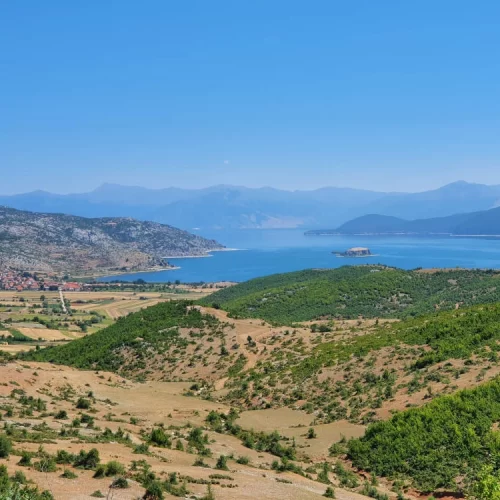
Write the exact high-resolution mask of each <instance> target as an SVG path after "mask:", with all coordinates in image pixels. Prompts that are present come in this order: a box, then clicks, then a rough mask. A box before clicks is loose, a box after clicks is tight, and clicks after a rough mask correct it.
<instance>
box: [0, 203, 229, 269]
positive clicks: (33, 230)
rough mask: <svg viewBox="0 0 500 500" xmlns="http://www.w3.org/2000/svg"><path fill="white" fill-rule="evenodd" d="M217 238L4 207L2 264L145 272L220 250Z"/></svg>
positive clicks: (0, 214) (151, 224)
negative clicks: (177, 258) (168, 261)
mask: <svg viewBox="0 0 500 500" xmlns="http://www.w3.org/2000/svg"><path fill="white" fill-rule="evenodd" d="M220 248H222V245H220V244H219V243H217V242H216V241H213V240H207V239H205V238H202V237H200V236H196V235H193V234H190V233H188V232H186V231H182V230H180V229H177V228H175V227H172V226H167V225H164V224H158V223H157V222H142V221H137V220H135V219H130V218H120V217H115V218H112V217H107V218H101V219H87V218H85V217H76V216H72V215H63V214H45V213H37V212H25V211H21V210H14V209H12V208H6V207H0V265H1V266H3V267H15V268H20V269H23V270H27V271H61V272H64V273H67V272H82V271H83V272H87V271H93V270H96V269H102V270H114V269H122V268H126V269H131V270H141V269H146V268H148V267H151V266H155V265H162V264H163V263H164V262H163V259H164V258H166V257H173V256H179V255H203V254H204V253H205V252H206V251H208V250H214V249H220Z"/></svg>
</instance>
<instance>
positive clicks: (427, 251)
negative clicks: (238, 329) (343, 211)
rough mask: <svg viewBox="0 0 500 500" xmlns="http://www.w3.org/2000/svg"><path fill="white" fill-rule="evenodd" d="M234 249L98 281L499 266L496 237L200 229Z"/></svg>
mask: <svg viewBox="0 0 500 500" xmlns="http://www.w3.org/2000/svg"><path fill="white" fill-rule="evenodd" d="M198 234H200V235H202V236H205V237H208V238H214V239H216V240H217V241H219V242H220V243H222V244H223V245H226V246H227V247H228V248H236V249H238V250H237V251H228V252H213V253H212V254H211V256H209V257H202V258H179V259H169V262H170V263H172V264H175V265H176V266H179V267H180V269H177V270H173V271H159V272H146V273H133V274H124V275H120V276H119V277H117V276H110V277H105V278H100V279H99V281H110V280H116V279H120V280H124V281H133V280H136V279H139V278H141V279H143V280H145V281H148V282H165V281H175V280H180V281H181V282H183V283H190V282H191V283H192V282H200V281H205V282H210V281H246V280H248V279H251V278H255V277H258V276H265V275H268V274H274V273H283V272H288V271H297V270H300V269H307V268H333V267H340V266H344V265H358V264H379V263H380V264H386V265H389V266H394V267H400V268H403V269H414V268H416V267H423V268H434V267H465V268H476V267H477V268H500V239H493V238H491V239H485V238H484V239H483V238H451V237H412V236H386V237H382V236H305V235H304V230H302V229H270V230H258V229H249V230H233V231H203V232H199V233H198ZM356 246H362V247H368V248H370V250H371V251H372V253H373V254H375V256H373V257H368V258H339V257H336V256H335V255H333V254H332V251H334V250H335V251H344V250H346V249H348V248H351V247H356Z"/></svg>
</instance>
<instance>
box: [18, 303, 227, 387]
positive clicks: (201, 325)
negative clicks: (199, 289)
mask: <svg viewBox="0 0 500 500" xmlns="http://www.w3.org/2000/svg"><path fill="white" fill-rule="evenodd" d="M225 326H226V324H224V323H221V322H220V321H218V320H217V319H216V318H214V317H213V316H210V315H205V314H202V313H200V312H199V311H198V310H197V309H196V308H193V307H191V303H190V302H188V301H172V302H164V303H161V304H157V305H155V306H152V307H148V308H146V309H143V310H141V311H138V312H136V313H132V314H129V315H128V316H126V317H123V318H120V319H118V320H117V322H116V323H115V324H113V325H111V326H109V327H107V328H104V329H103V330H100V331H99V332H97V333H94V334H92V335H88V336H87V337H84V338H82V339H78V340H74V341H73V342H71V343H69V344H66V345H63V346H57V347H48V348H46V349H42V350H40V351H32V352H30V353H26V354H25V358H26V359H32V360H36V361H48V362H51V363H57V364H63V365H68V366H74V367H76V368H82V369H94V370H108V371H116V372H119V373H121V374H123V375H129V376H143V377H149V378H162V377H165V378H167V379H168V380H170V379H172V378H174V372H175V370H176V369H178V368H179V365H181V364H182V363H183V362H184V361H186V364H187V363H188V362H191V364H192V367H195V366H196V365H197V364H201V363H202V362H213V364H214V365H215V364H216V361H217V360H218V357H219V356H218V351H216V354H217V356H215V357H214V359H212V358H210V357H207V358H206V359H204V357H203V355H202V354H203V351H202V350H201V348H200V349H199V351H198V356H197V357H196V358H195V359H192V358H191V357H190V354H191V350H193V349H194V348H196V347H197V345H198V343H199V342H200V339H203V338H210V341H209V342H205V347H208V348H209V349H210V347H211V346H212V345H213V346H214V347H211V351H210V353H209V354H207V356H209V355H210V354H211V353H212V352H213V351H214V348H215V347H216V346H217V347H218V348H219V349H220V347H219V346H220V345H222V344H223V343H224V335H223V330H224V327H225ZM232 357H236V354H233V355H232ZM232 357H231V356H226V362H225V364H226V366H229V365H230V363H231V362H232ZM221 368H222V367H221ZM186 378H189V369H186Z"/></svg>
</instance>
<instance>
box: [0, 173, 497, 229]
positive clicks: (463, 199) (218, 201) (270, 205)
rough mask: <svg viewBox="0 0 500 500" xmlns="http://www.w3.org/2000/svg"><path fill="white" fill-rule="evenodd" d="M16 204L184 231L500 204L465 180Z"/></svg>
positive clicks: (137, 192) (83, 196) (35, 195)
mask: <svg viewBox="0 0 500 500" xmlns="http://www.w3.org/2000/svg"><path fill="white" fill-rule="evenodd" d="M0 204H1V205H6V206H9V207H12V208H17V209H19V210H30V211H35V212H48V213H66V214H71V215H79V216H83V217H133V218H135V219H139V220H151V221H155V222H160V223H164V224H170V225H173V226H175V227H180V228H183V229H187V230H190V229H193V228H200V229H236V228H237V229H242V228H252V229H253V228H296V227H303V228H318V227H337V226H340V225H342V224H344V223H345V222H347V221H349V220H351V219H353V218H355V217H359V216H363V215H367V214H380V215H387V216H395V217H399V218H403V219H411V220H413V219H421V218H428V217H447V216H450V215H453V214H456V213H463V212H476V211H483V210H488V209H491V208H494V207H496V206H498V205H499V204H500V186H486V185H482V184H469V183H466V182H463V181H460V182H456V183H453V184H448V185H447V186H443V187H441V188H439V189H435V190H431V191H425V192H422V193H384V192H375V191H367V190H360V189H351V188H337V187H324V188H320V189H316V190H311V191H304V190H297V191H286V190H281V189H274V188H270V187H265V188H246V187H241V186H229V185H218V186H211V187H208V188H204V189H182V188H175V187H169V188H165V189H148V188H141V187H135V186H121V185H118V184H103V185H102V186H100V187H99V188H97V189H95V190H94V191H91V192H88V193H79V194H68V195H59V194H53V193H49V192H45V191H34V192H31V193H25V194H19V195H11V196H0Z"/></svg>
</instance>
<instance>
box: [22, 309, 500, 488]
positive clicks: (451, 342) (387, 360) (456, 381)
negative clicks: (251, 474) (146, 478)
mask: <svg viewBox="0 0 500 500" xmlns="http://www.w3.org/2000/svg"><path fill="white" fill-rule="evenodd" d="M499 321H500V307H499V306H498V305H497V304H494V305H488V306H484V305H480V306H475V307H472V308H468V309H463V310H459V311H455V310H453V311H445V312H438V313H433V314H430V315H426V316H422V317H419V318H414V319H407V320H404V321H401V322H394V321H384V320H381V321H380V322H375V321H373V320H372V321H361V320H354V321H345V320H337V321H319V322H318V323H316V324H315V325H314V324H308V325H303V326H297V327H295V328H293V329H288V328H276V327H275V328H273V327H270V326H269V325H266V324H264V323H262V322H260V321H258V322H253V323H252V321H251V320H234V321H231V320H228V319H227V316H226V315H225V313H223V312H222V311H217V310H212V309H210V310H209V309H207V310H199V309H197V308H194V307H193V306H191V305H190V304H189V303H188V302H170V303H163V304H159V305H157V306H153V307H150V308H148V309H145V310H143V311H139V312H137V313H134V314H131V315H129V316H127V317H125V318H122V319H120V320H118V322H117V323H116V324H115V325H113V326H111V327H108V328H106V329H104V330H101V331H100V332H98V333H96V334H93V335H90V336H88V337H86V338H84V339H80V340H76V341H74V342H72V343H71V344H68V345H65V346H60V347H53V348H46V349H43V350H40V351H38V352H31V353H28V354H25V355H23V356H22V363H23V366H25V364H26V362H30V361H49V362H51V363H56V364H64V365H69V366H74V367H77V368H83V369H86V370H90V371H91V373H99V372H100V371H102V370H110V371H114V372H117V373H118V374H119V375H121V376H127V377H131V378H135V379H137V380H139V381H141V380H142V381H146V380H148V381H152V380H164V381H196V383H195V384H193V385H192V386H191V390H190V391H189V392H188V394H189V395H190V396H191V397H192V396H199V397H201V398H202V399H204V400H205V401H211V402H214V401H215V402H216V404H218V405H224V406H225V407H226V408H229V407H231V408H233V409H235V410H236V409H237V410H238V411H240V412H242V413H241V417H242V418H241V423H240V421H237V424H234V421H229V420H227V419H228V417H227V413H222V414H218V413H213V412H212V413H211V414H210V415H208V417H207V425H209V428H211V429H212V430H215V431H216V432H217V433H219V434H230V435H231V434H233V435H234V436H237V437H238V438H240V439H241V440H242V441H243V443H244V444H245V446H247V447H248V448H252V447H254V446H255V445H254V444H253V443H254V441H253V439H255V438H254V437H253V436H249V435H248V434H245V431H243V430H242V427H241V425H246V426H249V425H251V424H250V422H254V421H255V420H253V419H254V418H257V419H258V418H260V417H258V415H260V412H264V413H263V414H262V418H265V417H264V415H267V416H268V418H271V419H273V418H274V417H272V415H273V413H272V412H273V411H276V412H279V411H282V410H283V409H284V408H286V409H287V411H288V412H289V415H290V417H288V418H290V424H289V425H290V427H287V429H288V432H291V430H292V427H293V424H292V422H302V423H301V424H300V425H298V429H297V434H292V435H293V436H297V438H298V437H299V436H300V437H301V438H302V439H304V438H303V437H302V436H305V435H307V432H305V431H306V429H302V430H300V429H299V428H300V427H305V426H307V425H308V426H309V427H312V428H313V429H317V431H318V432H321V431H322V430H323V431H325V430H326V429H328V428H329V427H328V426H329V425H334V426H339V428H342V429H345V431H344V432H345V433H347V436H348V437H349V436H352V437H358V436H360V435H362V434H363V433H362V430H363V426H364V425H367V424H370V423H373V422H375V423H373V424H372V425H370V426H369V427H368V430H367V432H366V434H365V435H364V436H363V437H361V438H360V439H354V440H352V441H350V442H348V443H346V442H345V440H340V441H338V439H340V438H337V440H336V441H333V442H331V441H330V443H328V442H326V443H325V442H322V443H323V444H322V446H323V447H324V448H326V447H327V446H330V444H331V445H332V446H330V456H331V457H333V462H330V464H331V465H330V467H331V470H332V471H334V473H335V474H334V477H336V478H337V480H339V481H340V485H341V486H342V485H343V486H346V485H347V486H348V487H349V488H353V489H356V488H358V486H360V484H361V483H362V482H361V481H360V480H359V479H358V476H356V475H355V474H354V473H351V475H350V476H349V477H350V478H351V479H350V481H347V480H346V478H345V477H344V474H345V472H343V469H342V468H341V467H340V466H339V465H338V464H339V463H340V464H342V463H347V464H351V463H352V465H354V466H355V467H357V468H359V469H361V470H362V471H368V472H373V473H375V475H376V476H379V477H385V478H388V480H389V481H388V483H385V484H386V487H390V488H391V489H392V490H393V491H399V490H400V488H401V487H402V485H404V484H406V485H407V486H409V485H411V486H413V487H414V488H416V489H417V491H421V492H435V491H439V489H443V488H444V489H445V491H454V490H455V489H456V488H462V487H463V486H464V485H463V481H462V478H463V476H464V475H466V474H467V475H469V474H471V473H476V472H477V471H478V470H479V468H480V467H481V465H482V464H485V463H487V462H486V460H487V457H488V454H489V453H491V452H496V451H497V444H496V443H497V440H496V437H495V436H496V433H492V432H491V431H490V428H491V426H492V424H493V423H495V422H496V421H498V418H499V417H498V415H499V412H500V409H499V407H498V404H497V403H496V402H495V401H496V399H498V398H497V397H496V395H497V394H498V384H499V382H498V379H496V378H495V377H496V376H498V375H499V374H500V369H499V366H498V350H499V341H500V333H499V330H498V327H497V325H498V323H499ZM250 332H251V333H252V336H249V335H247V334H248V333H250ZM243 339H245V341H244V340H243ZM246 339H249V340H246ZM95 370H98V371H97V372H95ZM110 380H111V378H110ZM489 380H492V382H491V383H489V384H486V385H482V384H484V382H485V381H489ZM123 383H125V382H122V384H123ZM149 385H150V384H144V389H143V390H146V391H147V390H149ZM152 387H155V388H158V387H159V386H152ZM463 387H469V388H470V387H474V388H475V389H472V390H470V391H467V392H465V393H460V392H459V393H457V390H459V389H460V388H463ZM156 390H158V389H156ZM455 393H457V394H455ZM492 394H493V396H492ZM443 395H446V396H445V397H442V396H443ZM175 401H176V403H175V404H176V405H177V409H176V411H177V412H181V411H182V410H181V409H180V408H179V404H180V401H179V399H178V398H177V399H175ZM192 404H193V405H196V404H198V405H199V406H201V405H203V404H205V402H204V401H200V400H195V401H193V403H192ZM195 407H196V406H195ZM411 407H421V409H409V410H407V411H403V410H405V409H408V408H411ZM235 410H232V412H233V414H234V415H238V413H237V412H236V411H235ZM244 410H253V411H244ZM265 412H269V413H265ZM394 412H400V413H397V414H396V415H395V416H394V417H392V418H391V414H392V413H394ZM278 414H279V413H277V414H276V415H278ZM252 415H255V417H253V416H252ZM234 418H238V417H234ZM276 418H278V417H276ZM276 418H274V419H273V420H272V421H273V422H276V423H275V424H273V425H277V426H278V425H280V427H279V428H280V429H282V428H283V425H284V424H283V423H281V424H278V422H277V421H276ZM304 422H305V425H304ZM424 423H425V425H424ZM295 425H296V424H295ZM459 429H467V432H466V433H465V432H461V431H460V432H459ZM337 435H338V434H337ZM344 435H345V434H344ZM308 439H312V441H309V443H310V444H308V443H307V440H306V441H305V442H304V441H302V442H303V443H304V444H303V445H301V446H300V447H297V448H296V449H295V445H293V450H289V452H290V456H289V459H291V460H296V459H297V455H298V454H306V455H304V456H307V457H309V458H307V459H304V460H306V462H307V463H308V464H309V465H310V466H308V469H307V471H308V472H312V471H316V473H317V469H318V467H319V466H320V465H321V464H322V462H323V461H324V460H325V458H324V457H325V454H324V453H325V452H324V451H323V454H322V455H318V452H317V451H314V450H316V449H317V445H316V444H315V443H314V438H308ZM294 440H295V437H294ZM285 442H286V441H285ZM294 442H295V441H294ZM432 443H440V446H438V447H436V446H433V445H432ZM311 446H312V448H313V449H311V450H309V447H311ZM394 447H395V448H394ZM324 448H322V449H323V450H324ZM257 449H258V448H257ZM274 449H275V450H276V451H274V452H273V451H271V453H275V454H278V456H282V455H280V453H284V448H280V447H278V448H274ZM266 450H267V449H266ZM286 453H288V452H286ZM311 454H312V456H313V457H314V460H313V462H312V464H313V465H311V458H310V457H311ZM285 456H287V455H285ZM346 460H347V461H346ZM284 463H285V465H286V463H288V462H284ZM335 464H337V465H335ZM288 466H289V467H290V468H289V469H286V468H285V469H283V470H290V471H294V472H297V471H298V473H299V474H300V473H301V472H300V471H301V469H300V466H298V465H295V463H292V462H291V461H290V462H289V465H288ZM273 467H275V466H274V465H273ZM277 470H279V469H277ZM354 470H356V469H354ZM471 471H472V472H471ZM353 474H354V475H353ZM320 477H321V476H318V480H320V479H319V478H320ZM361 477H362V476H361ZM342 478H344V479H342ZM396 478H397V479H399V481H396V482H393V481H392V480H394V479H396ZM401 481H403V482H401ZM377 484H378V483H377ZM357 491H361V492H366V491H368V490H366V489H362V490H360V489H358V490H357Z"/></svg>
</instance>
